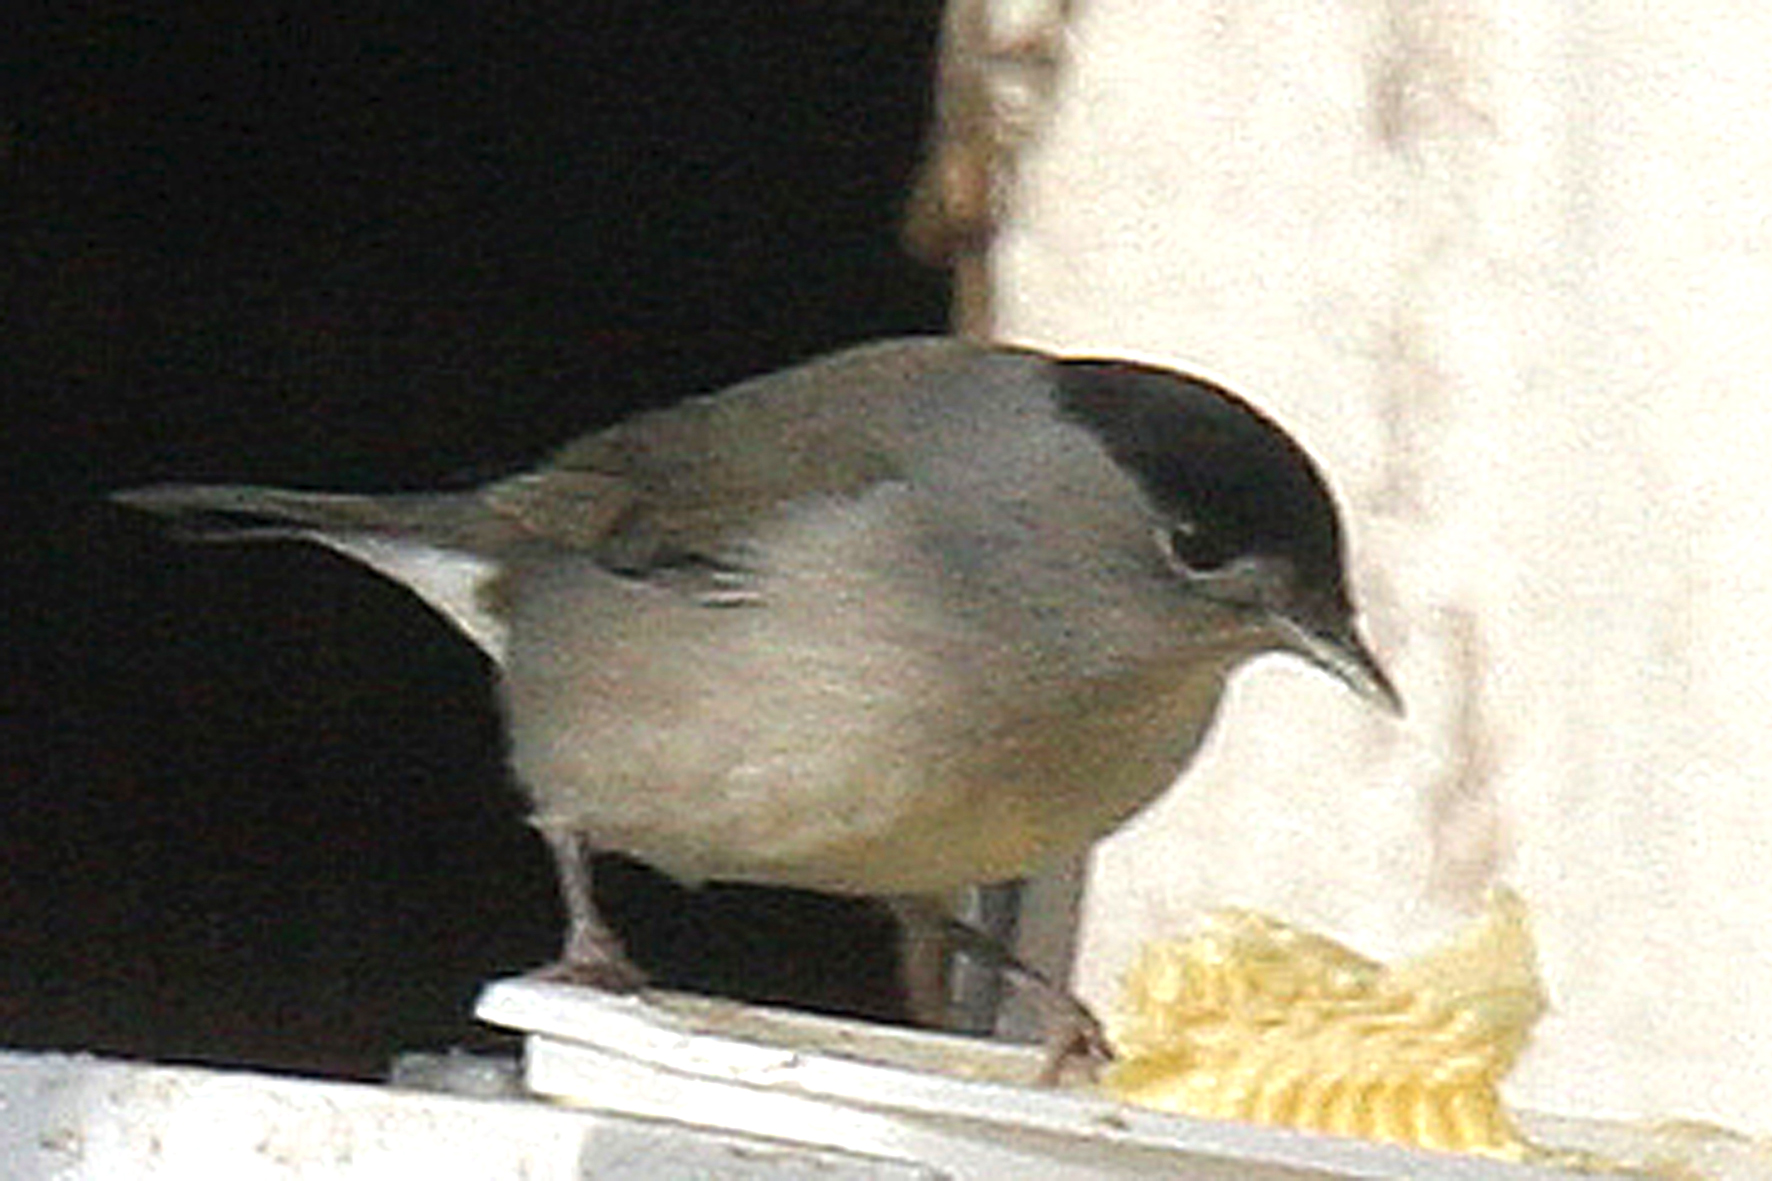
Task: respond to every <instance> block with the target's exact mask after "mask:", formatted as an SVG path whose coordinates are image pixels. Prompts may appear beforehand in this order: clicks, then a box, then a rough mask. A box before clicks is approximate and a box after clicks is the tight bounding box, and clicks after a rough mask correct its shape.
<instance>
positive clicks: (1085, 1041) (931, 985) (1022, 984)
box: [890, 897, 1114, 1085]
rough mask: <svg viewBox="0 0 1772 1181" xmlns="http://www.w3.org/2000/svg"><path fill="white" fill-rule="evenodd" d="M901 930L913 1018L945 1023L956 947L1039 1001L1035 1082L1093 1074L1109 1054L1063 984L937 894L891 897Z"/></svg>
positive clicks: (1096, 1024) (1097, 1028) (1097, 1027)
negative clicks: (1040, 1037)
mask: <svg viewBox="0 0 1772 1181" xmlns="http://www.w3.org/2000/svg"><path fill="white" fill-rule="evenodd" d="M890 901H891V906H892V910H893V913H894V914H895V915H897V916H898V921H899V925H900V926H901V927H902V928H903V929H904V951H903V953H902V957H901V962H900V971H901V972H903V974H904V979H905V991H906V994H907V999H908V1005H909V1008H910V1010H911V1016H912V1019H913V1020H916V1021H917V1022H918V1023H919V1024H923V1025H927V1026H930V1027H933V1028H937V1029H946V1028H950V1026H949V1023H948V1021H947V1017H948V990H947V973H946V966H947V963H948V960H949V958H950V953H951V952H953V951H955V950H961V951H964V952H966V953H967V954H968V955H970V956H972V957H973V958H974V959H976V960H977V961H979V962H980V963H981V964H983V965H988V966H989V967H991V968H994V969H997V970H999V971H1001V972H1002V973H1003V974H1004V976H1005V977H1006V978H1007V979H1008V980H1010V981H1013V982H1014V984H1015V985H1016V987H1017V988H1020V989H1024V990H1026V991H1027V992H1028V993H1029V994H1030V995H1031V996H1032V997H1033V998H1034V1000H1035V1003H1036V1004H1037V1005H1038V1006H1039V1009H1040V1013H1041V1025H1042V1026H1043V1027H1044V1030H1045V1034H1046V1037H1045V1046H1046V1062H1045V1065H1044V1066H1043V1067H1042V1068H1041V1071H1040V1075H1039V1080H1038V1081H1039V1082H1040V1083H1042V1084H1045V1085H1053V1084H1056V1083H1058V1082H1059V1081H1060V1080H1061V1079H1062V1078H1063V1077H1064V1076H1065V1075H1066V1074H1067V1073H1068V1072H1069V1071H1070V1070H1071V1069H1072V1068H1073V1067H1079V1068H1081V1069H1082V1070H1084V1071H1085V1072H1086V1073H1089V1074H1093V1073H1094V1072H1095V1070H1096V1069H1097V1068H1098V1067H1100V1066H1101V1065H1102V1064H1103V1063H1105V1062H1108V1061H1111V1060H1112V1058H1113V1056H1114V1053H1113V1050H1112V1048H1111V1047H1110V1046H1109V1045H1108V1040H1107V1035H1106V1033H1105V1032H1104V1031H1103V1030H1102V1027H1101V1022H1100V1021H1098V1020H1097V1019H1096V1017H1095V1014H1093V1013H1091V1012H1090V1011H1089V1008H1088V1006H1087V1005H1085V1004H1083V1002H1082V1001H1080V1000H1078V999H1077V998H1076V997H1075V996H1073V995H1072V994H1071V992H1070V991H1069V990H1068V989H1065V988H1062V987H1060V986H1059V985H1057V984H1055V983H1053V982H1052V980H1051V978H1050V977H1048V976H1047V975H1046V974H1045V973H1044V972H1041V971H1040V970H1039V969H1037V968H1034V967H1032V966H1030V965H1028V964H1026V963H1024V962H1023V961H1022V960H1020V959H1018V958H1017V957H1016V956H1015V954H1014V953H1013V952H1011V951H1010V950H1009V949H1008V948H1006V947H1004V946H1003V944H1002V942H1001V941H1000V940H998V939H996V938H994V937H992V936H991V935H988V934H986V933H985V932H983V931H980V930H978V929H977V928H976V927H973V926H971V925H969V924H967V923H964V922H961V921H960V920H959V919H957V918H955V917H954V916H953V914H952V913H951V912H950V911H949V910H948V908H947V907H946V906H945V905H944V904H943V902H942V900H940V899H938V898H928V897H901V898H893V899H891V900H890Z"/></svg>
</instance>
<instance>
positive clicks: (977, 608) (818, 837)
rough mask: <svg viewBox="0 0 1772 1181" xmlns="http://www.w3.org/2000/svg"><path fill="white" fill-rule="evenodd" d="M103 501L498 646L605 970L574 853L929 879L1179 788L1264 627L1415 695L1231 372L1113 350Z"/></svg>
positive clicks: (518, 749)
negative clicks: (344, 483)
mask: <svg viewBox="0 0 1772 1181" xmlns="http://www.w3.org/2000/svg"><path fill="white" fill-rule="evenodd" d="M117 499H118V500H120V501H121V502H123V503H124V504H127V505H130V506H133V507H135V508H139V509H146V510H149V511H151V512H155V513H161V514H165V515H168V516H172V517H175V518H178V519H179V520H180V521H181V522H182V523H183V524H184V525H186V526H187V527H188V531H191V532H195V533H198V534H200V535H203V536H208V537H217V538H223V539H232V538H260V537H273V538H278V537H281V538H300V539H304V540H307V541H312V542H317V543H318V544H320V545H324V546H327V547H330V548H332V549H334V550H337V551H339V552H341V553H343V554H347V555H349V556H350V557H352V558H354V559H356V560H358V561H361V562H363V563H364V564H366V565H368V566H370V567H372V568H374V569H375V570H377V571H379V572H381V573H382V574H384V575H386V576H387V577H389V578H392V579H394V580H396V581H398V582H400V583H403V584H404V585H406V586H407V587H409V588H410V589H411V590H413V591H414V592H415V593H416V594H417V595H418V596H419V597H420V598H422V599H423V600H425V601H426V602H427V603H429V604H430V605H431V606H432V607H434V608H435V609H436V610H437V611H439V612H440V613H441V614H442V615H443V616H445V617H446V618H447V619H449V620H450V621H451V622H452V623H454V624H455V626H456V627H458V628H460V629H461V631H462V632H463V633H464V634H465V635H467V637H468V638H469V639H471V640H472V641H473V642H474V643H475V644H477V645H478V646H479V647H480V648H481V649H483V650H484V651H485V652H486V654H487V655H488V656H489V657H490V658H491V660H492V662H493V664H494V665H496V666H497V670H498V680H499V690H500V698H501V701H502V706H503V711H504V716H505V720H506V723H507V726H508V732H509V742H510V762H511V766H512V768H513V770H514V772H515V774H516V777H517V779H518V780H519V781H520V782H521V783H522V785H523V787H524V788H525V789H526V790H527V792H528V793H529V797H530V799H531V800H532V802H533V805H534V822H535V824H536V826H537V827H538V828H539V829H540V830H541V831H542V832H543V833H544V834H546V836H547V837H548V840H549V842H550V844H551V846H552V848H553V850H554V852H555V855H556V860H557V863H558V868H559V871H560V877H561V883H562V887H563V891H564V894H565V899H566V904H567V908H568V914H569V920H570V922H569V930H568V934H567V938H566V944H565V949H564V953H563V957H562V961H561V965H560V966H559V969H558V970H559V971H561V972H562V973H563V974H565V975H568V976H571V977H574V978H577V979H582V980H588V981H591V982H594V983H600V984H603V985H608V986H616V987H627V986H632V985H634V984H635V983H637V980H638V975H637V971H636V970H635V969H634V968H633V967H632V965H631V963H630V962H629V961H628V960H627V959H626V957H625V956H624V954H623V953H622V950H621V948H620V945H619V943H618V942H617V940H616V939H615V938H614V936H613V935H612V934H611V932H609V931H608V930H607V928H606V927H605V926H604V924H603V923H602V922H601V920H600V919H599V916H598V914H597V912H596V909H595V907H594V905H593V903H592V900H591V891H590V879H589V869H588V857H587V854H588V852H589V851H590V850H614V851H620V852H623V853H626V854H629V855H631V856H633V857H636V858H638V859H640V860H641V861H644V862H647V863H649V864H651V865H653V866H655V867H657V868H658V869H661V870H663V871H664V872H666V873H668V874H670V875H672V876H673V877H675V878H678V879H680V880H683V881H686V882H701V881H708V880H721V881H741V882H757V883H769V884H777V885H787V886H796V887H805V888H810V889H814V890H824V891H833V892H837V893H842V894H858V895H879V896H930V895H940V894H944V893H948V892H951V891H953V890H955V889H956V888H958V887H962V886H966V885H971V884H978V883H990V882H1000V881H1004V880H1008V879H1014V878H1019V877H1022V876H1024V875H1027V874H1029V873H1030V872H1032V871H1035V870H1037V869H1038V868H1039V867H1040V866H1041V865H1042V864H1043V863H1046V862H1048V861H1052V860H1055V859H1059V858H1062V857H1064V856H1066V855H1068V854H1071V853H1074V852H1076V851H1077V850H1079V849H1081V848H1083V847H1084V846H1086V845H1088V844H1089V843H1090V842H1091V841H1094V840H1095V839H1096V838H1098V837H1100V836H1102V835H1103V834H1105V833H1107V832H1109V831H1111V830H1112V829H1113V828H1114V827H1115V826H1116V825H1118V824H1119V823H1120V822H1121V821H1123V820H1125V819H1126V818H1127V817H1129V816H1131V815H1132V814H1133V813H1134V812H1136V811H1138V810H1139V809H1140V808H1141V807H1143V806H1144V805H1145V804H1147V803H1148V802H1150V801H1151V800H1152V799H1153V798H1154V797H1156V796H1157V795H1159V794H1160V793H1162V792H1163V791H1164V790H1165V789H1166V788H1168V787H1169V785H1170V784H1171V783H1173V782H1174V781H1175V779H1176V778H1177V776H1178V775H1180V773H1181V772H1182V771H1183V770H1184V769H1185V768H1186V767H1187V765H1188V761H1189V759H1190V758H1191V757H1192V756H1193V754H1194V752H1195V750H1196V749H1197V748H1198V747H1199V745H1200V742H1201V740H1202V738H1203V736H1204V735H1205V733H1206V730H1207V727H1208V726H1209V724H1210V723H1211V721H1212V718H1213V714H1214V713H1215V711H1216V709H1217V706H1218V703H1219V700H1220V697H1221V695H1222V693H1223V690H1224V686H1225V681H1226V678H1227V677H1228V676H1229V675H1230V673H1231V672H1232V671H1233V670H1234V669H1236V668H1237V667H1238V665H1240V664H1241V663H1243V662H1244V661H1246V660H1248V659H1249V658H1251V657H1253V656H1256V655H1257V654H1260V653H1263V652H1269V651H1279V652H1290V653H1294V654H1296V655H1299V656H1302V657H1303V658H1304V659H1306V660H1308V661H1310V662H1311V663H1313V664H1315V665H1317V666H1318V667H1320V668H1322V669H1325V670H1327V671H1328V672H1330V673H1331V674H1333V675H1334V676H1336V677H1338V678H1340V679H1341V680H1342V681H1344V682H1345V683H1346V684H1348V685H1350V686H1351V687H1353V688H1354V689H1355V690H1356V691H1357V692H1359V693H1360V694H1362V695H1363V696H1365V697H1367V698H1370V699H1372V700H1374V701H1376V702H1378V703H1379V704H1381V705H1385V706H1388V707H1390V708H1393V709H1395V708H1396V707H1397V705H1398V698H1397V695H1396V692H1395V690H1394V689H1393V688H1392V687H1391V684H1390V682H1389V681H1388V680H1387V679H1386V677H1385V674H1384V672H1383V671H1382V669H1381V668H1380V666H1379V664H1378V662H1377V661H1376V660H1375V659H1374V658H1373V656H1372V655H1371V653H1370V651H1369V650H1368V649H1367V647H1366V646H1365V645H1364V644H1363V643H1362V641H1361V639H1360V637H1359V635H1358V633H1357V632H1356V630H1355V627H1354V612H1353V607H1352V605H1351V603H1350V600H1349V596H1348V590H1347V580H1346V575H1345V572H1344V567H1343V553H1342V533H1341V527H1340V524H1339V522H1338V520H1337V517H1336V510H1335V505H1334V502H1333V500H1332V499H1331V496H1330V493H1329V491H1328V489H1327V487H1326V486H1325V484H1324V482H1323V479H1322V477H1321V476H1320V475H1319V474H1318V472H1317V471H1316V469H1315V467H1314V466H1313V465H1312V463H1311V460H1310V459H1309V457H1308V456H1307V455H1306V454H1305V453H1304V451H1303V450H1301V449H1300V448H1299V446H1298V445H1297V444H1296V443H1294V442H1293V441H1292V440H1291V439H1290V438H1288V437H1287V435H1286V434H1285V432H1283V431H1282V430H1281V429H1280V428H1279V427H1277V426H1276V425H1275V424H1274V423H1273V422H1271V421H1270V420H1269V419H1267V418H1266V417H1264V416H1263V415H1261V414H1260V413H1258V412H1257V411H1255V410H1254V409H1252V408H1251V407H1250V406H1249V405H1247V404H1246V403H1244V402H1242V401H1240V400H1239V399H1237V398H1236V397H1234V396H1232V395H1231V394H1229V393H1227V392H1225V391H1224V390H1222V389H1219V388H1217V387H1216V386H1214V385H1212V384H1210V383H1208V382H1205V381H1202V380H1200V379H1198V378H1194V377H1188V376H1184V375H1181V374H1178V373H1173V372H1169V371H1166V370H1163V369H1158V368H1154V367H1151V366H1147V365H1141V364H1134V363H1129V362H1125V361H1114V360H1066V359H1059V358H1056V357H1052V356H1047V355H1043V354H1041V353H1038V352H1034V351H1031V350H1027V349H1018V348H1007V347H994V346H987V345H981V344H977V343H971V342H967V341H962V340H956V339H940V338H936V339H912V340H897V341H889V342H884V343H878V344H871V345H866V346H863V347H859V348H853V349H850V350H847V351H844V352H840V353H837V354H834V355H832V356H828V357H824V358H821V359H818V360H815V361H812V362H810V363H808V364H804V365H800V366H798V367H796V368H792V369H788V370H785V371H783V372H780V373H774V374H770V375H768V376H765V377H760V378H757V379H754V380H751V381H747V382H744V383H742V384H740V385H738V386H735V387H733V388H731V389H728V390H726V391H724V392H722V393H719V394H716V395H714V396H712V397H708V398H703V399H699V400H695V401H690V402H687V403H684V404H681V405H678V406H676V407H674V408H672V409H669V410H665V411H661V412H656V413H648V414H643V415H640V416H638V417H635V418H632V419H630V420H628V421H626V422H623V423H621V424H619V425H617V426H614V427H612V428H610V429H607V430H604V431H600V432H598V433H596V434H592V435H590V436H588V437H585V438H583V439H580V440H578V441H577V442H574V443H572V444H570V445H568V446H567V447H565V448H564V449H563V450H561V451H560V452H559V453H558V454H557V455H555V456H554V458H553V459H552V460H551V461H550V462H548V463H547V464H545V465H544V466H542V467H540V468H537V469H535V470H533V471H530V472H527V473H525V474H522V475H518V476H515V477H512V478H509V479H504V480H500V481H497V482H494V483H491V484H488V485H485V486H484V487H481V488H479V489H478V490H475V491H469V492H451V493H413V494H403V495H382V496H356V495H342V494H333V493H319V492H295V491H284V490H280V489H273V488H260V487H241V486H195V485H161V486H155V487H149V488H140V489H135V490H131V491H127V492H122V493H119V494H118V495H117Z"/></svg>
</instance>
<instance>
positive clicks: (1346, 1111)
mask: <svg viewBox="0 0 1772 1181" xmlns="http://www.w3.org/2000/svg"><path fill="white" fill-rule="evenodd" d="M1544 1008H1545V996H1544V988H1543V985H1542V984H1541V983H1540V981H1539V978H1538V970H1537V962H1536V955H1535V954H1534V951H1533V946H1532V938H1531V934H1530V932H1529V931H1528V929H1527V924H1526V912H1525V906H1524V904H1523V903H1522V902H1521V901H1520V899H1519V898H1518V897H1517V896H1516V895H1514V894H1513V893H1511V892H1509V891H1505V890H1498V891H1496V892H1495V893H1494V894H1493V895H1492V896H1491V899H1490V904H1489V910H1488V913H1487V914H1486V915H1485V916H1484V917H1483V918H1482V919H1481V920H1480V921H1479V922H1477V923H1476V924H1474V925H1473V926H1472V927H1471V928H1470V929H1469V930H1467V931H1466V932H1464V933H1463V934H1462V935H1461V936H1460V937H1459V938H1458V939H1456V940H1455V941H1454V942H1453V943H1451V944H1450V945H1449V946H1447V947H1445V948H1442V949H1440V950H1439V951H1436V952H1434V953H1432V954H1430V955H1427V956H1424V957H1422V958H1420V959H1416V960H1412V961H1409V962H1407V963H1404V964H1400V965H1398V966H1396V967H1394V968H1387V967H1385V966H1384V965H1382V964H1379V963H1377V962H1375V961H1373V960H1369V959H1366V958H1365V957H1363V956H1360V955H1357V954H1356V953H1354V952H1352V951H1350V950H1348V949H1347V948H1346V947H1343V946H1341V945H1340V944H1338V943H1336V942H1334V941H1333V940H1330V939H1326V938H1323V937H1322V936H1320V935H1313V934H1311V933H1309V932H1307V931H1301V930H1299V929H1297V928H1295V927H1291V926H1288V925H1287V924H1285V923H1282V922H1279V921H1278V920H1276V919H1272V918H1268V917H1266V916H1263V915H1259V914H1254V913H1251V912H1248V911H1227V912H1224V913H1221V914H1219V915H1217V916H1215V917H1214V919H1213V920H1212V921H1211V922H1210V923H1209V924H1208V925H1207V927H1206V929H1205V930H1203V931H1202V932H1201V933H1200V934H1198V935H1195V936H1194V937H1193V938H1191V939H1187V940H1183V941H1181V942H1176V943H1161V944H1155V945H1152V946H1149V947H1147V948H1146V949H1145V950H1144V952H1143V954H1142V955H1141V957H1140V959H1139V961H1138V962H1137V963H1136V964H1135V965H1134V967H1133V968H1132V970H1131V972H1130V973H1128V975H1127V978H1126V989H1125V996H1124V1000H1123V1003H1122V1006H1121V1012H1120V1013H1119V1014H1118V1015H1117V1019H1116V1020H1115V1021H1113V1022H1112V1023H1111V1034H1112V1038H1113V1041H1114V1044H1115V1049H1116V1050H1117V1052H1118V1055H1119V1058H1118V1061H1117V1062H1115V1063H1114V1065H1113V1066H1112V1067H1110V1068H1109V1070H1108V1072H1107V1073H1106V1075H1105V1076H1104V1079H1103V1084H1104V1086H1105V1087H1106V1088H1107V1089H1108V1090H1109V1092H1110V1093H1112V1094H1114V1095H1115V1096H1117V1097H1118V1098H1121V1099H1124V1100H1126V1101H1128V1102H1131V1103H1139V1104H1144V1105H1147V1106H1151V1107H1157V1108H1161V1109H1164V1110H1168V1111H1177V1112H1184V1113H1187V1114H1190V1115H1201V1116H1209V1117H1215V1118H1222V1119H1240V1120H1248V1121H1252V1122H1256V1123H1265V1124H1275V1125H1282V1126H1286V1127H1294V1128H1304V1129H1310V1130H1314V1131H1321V1132H1331V1133H1335V1134H1340V1135H1349V1136H1363V1137H1366V1138H1368V1139H1373V1140H1383V1141H1389V1142H1393V1143H1402V1144H1411V1145H1416V1146H1418V1147H1423V1148H1435V1149H1442V1150H1447V1151H1455V1152H1479V1153H1485V1154H1488V1155H1492V1156H1499V1157H1504V1158H1507V1159H1516V1160H1517V1159H1522V1158H1524V1157H1526V1156H1527V1155H1528V1154H1529V1151H1530V1150H1529V1148H1528V1146H1527V1144H1526V1142H1525V1141H1524V1140H1523V1139H1522V1138H1521V1136H1520V1133H1519V1131H1518V1129H1517V1128H1516V1127H1515V1125H1514V1123H1513V1121H1512V1120H1511V1119H1509V1118H1508V1115H1507V1112H1506V1110H1505V1109H1504V1108H1503V1107H1502V1104H1501V1098H1500V1094H1499V1089H1498V1088H1499V1084H1500V1081H1501V1079H1502V1077H1503V1076H1504V1075H1506V1074H1507V1072H1508V1071H1509V1070H1510V1069H1511V1068H1512V1067H1513V1065H1514V1062H1515V1060H1516V1059H1517V1058H1518V1057H1519V1054H1520V1051H1521V1050H1522V1049H1523V1048H1524V1046H1525V1044H1526V1039H1527V1036H1528V1034H1529V1033H1530V1031H1531V1028H1532V1025H1533V1024H1534V1022H1536V1021H1537V1019H1538V1017H1539V1016H1540V1015H1541V1014H1542V1013H1543V1012H1544Z"/></svg>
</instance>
